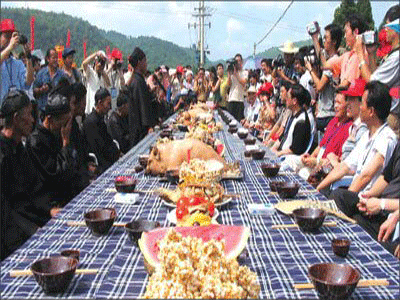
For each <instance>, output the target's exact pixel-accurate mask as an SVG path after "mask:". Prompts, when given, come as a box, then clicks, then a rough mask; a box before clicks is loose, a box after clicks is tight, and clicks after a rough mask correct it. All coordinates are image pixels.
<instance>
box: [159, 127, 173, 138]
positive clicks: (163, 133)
mask: <svg viewBox="0 0 400 300" xmlns="http://www.w3.org/2000/svg"><path fill="white" fill-rule="evenodd" d="M160 137H161V138H165V137H168V138H170V137H172V130H170V129H164V130H163V131H161V132H160Z"/></svg>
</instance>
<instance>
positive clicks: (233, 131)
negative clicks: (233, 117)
mask: <svg viewBox="0 0 400 300" xmlns="http://www.w3.org/2000/svg"><path fill="white" fill-rule="evenodd" d="M228 131H229V132H230V133H235V132H237V131H238V128H237V127H229V128H228Z"/></svg>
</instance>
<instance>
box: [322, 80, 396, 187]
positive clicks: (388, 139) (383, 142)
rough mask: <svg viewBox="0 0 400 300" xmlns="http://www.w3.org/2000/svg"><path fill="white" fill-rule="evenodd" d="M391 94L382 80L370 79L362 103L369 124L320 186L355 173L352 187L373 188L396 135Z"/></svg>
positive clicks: (391, 150)
mask: <svg viewBox="0 0 400 300" xmlns="http://www.w3.org/2000/svg"><path fill="white" fill-rule="evenodd" d="M391 101H392V99H391V97H390V95H389V89H388V88H387V86H386V85H384V84H383V83H380V82H378V81H371V82H369V83H368V84H367V85H366V90H365V91H364V94H363V96H362V103H361V107H360V116H361V121H362V122H364V123H365V124H366V125H367V127H368V132H366V133H365V134H364V135H363V136H362V137H361V140H360V141H359V143H358V144H357V145H356V147H355V148H354V149H353V151H352V152H351V153H350V154H349V156H348V157H347V158H346V159H345V160H344V161H342V162H341V163H340V164H339V165H337V166H336V167H335V168H334V169H333V170H332V171H331V172H330V173H329V174H328V176H326V178H325V179H324V180H323V181H322V182H321V183H320V184H319V185H318V187H317V190H322V189H324V188H327V187H328V186H329V185H330V184H331V183H333V182H335V181H337V180H339V179H341V178H342V177H343V176H345V175H348V174H351V173H352V172H354V173H355V175H354V178H353V181H352V183H351V185H350V187H349V191H352V192H356V193H357V192H360V191H365V190H368V189H370V188H371V186H372V185H373V184H374V182H375V181H376V179H377V178H378V176H379V174H380V172H381V171H382V169H383V168H384V167H385V166H386V164H387V162H388V160H389V158H390V156H391V154H392V152H393V149H394V147H395V145H396V143H397V137H396V135H395V134H394V132H393V130H392V129H390V127H389V126H388V125H387V123H386V118H387V116H388V115H389V111H390V104H391Z"/></svg>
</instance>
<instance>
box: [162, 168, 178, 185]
mask: <svg viewBox="0 0 400 300" xmlns="http://www.w3.org/2000/svg"><path fill="white" fill-rule="evenodd" d="M165 177H166V178H167V180H168V181H169V182H171V183H178V182H179V169H171V170H167V171H166V172H165Z"/></svg>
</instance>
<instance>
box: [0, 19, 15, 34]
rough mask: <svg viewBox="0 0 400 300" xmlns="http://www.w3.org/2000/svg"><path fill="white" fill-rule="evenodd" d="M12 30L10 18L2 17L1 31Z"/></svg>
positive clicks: (13, 27) (12, 23) (13, 28)
mask: <svg viewBox="0 0 400 300" xmlns="http://www.w3.org/2000/svg"><path fill="white" fill-rule="evenodd" d="M10 31H11V32H14V31H15V25H14V21H13V20H12V19H3V20H1V32H10Z"/></svg>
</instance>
